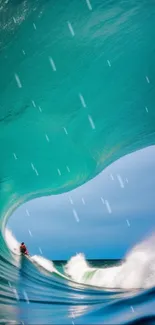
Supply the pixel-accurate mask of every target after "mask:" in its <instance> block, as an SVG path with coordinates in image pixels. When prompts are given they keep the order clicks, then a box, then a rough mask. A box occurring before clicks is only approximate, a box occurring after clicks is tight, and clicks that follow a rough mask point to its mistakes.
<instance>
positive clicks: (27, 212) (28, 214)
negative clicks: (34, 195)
mask: <svg viewBox="0 0 155 325" xmlns="http://www.w3.org/2000/svg"><path fill="white" fill-rule="evenodd" d="M26 214H27V216H28V217H30V213H29V211H28V210H27V209H26Z"/></svg>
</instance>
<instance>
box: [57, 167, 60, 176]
mask: <svg viewBox="0 0 155 325" xmlns="http://www.w3.org/2000/svg"><path fill="white" fill-rule="evenodd" d="M57 171H58V174H59V176H61V171H60V169H59V168H58V169H57Z"/></svg>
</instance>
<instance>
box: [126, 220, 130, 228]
mask: <svg viewBox="0 0 155 325" xmlns="http://www.w3.org/2000/svg"><path fill="white" fill-rule="evenodd" d="M126 222H127V225H128V227H130V222H129V220H128V219H126Z"/></svg>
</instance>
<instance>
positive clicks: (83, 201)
mask: <svg viewBox="0 0 155 325" xmlns="http://www.w3.org/2000/svg"><path fill="white" fill-rule="evenodd" d="M82 203H83V205H85V204H86V202H85V200H84V198H83V197H82Z"/></svg>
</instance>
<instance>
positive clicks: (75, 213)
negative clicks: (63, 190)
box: [73, 209, 80, 222]
mask: <svg viewBox="0 0 155 325" xmlns="http://www.w3.org/2000/svg"><path fill="white" fill-rule="evenodd" d="M73 214H74V217H75V219H76V221H77V222H79V221H80V219H79V217H78V214H77V211H76V210H75V209H73Z"/></svg>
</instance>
